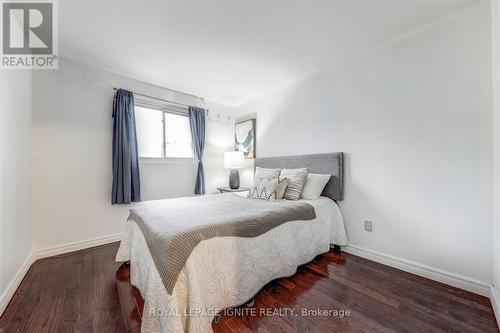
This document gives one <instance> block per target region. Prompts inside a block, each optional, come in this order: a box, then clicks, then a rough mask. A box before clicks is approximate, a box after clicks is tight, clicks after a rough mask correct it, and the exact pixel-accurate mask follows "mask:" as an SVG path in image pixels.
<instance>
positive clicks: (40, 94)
mask: <svg viewBox="0 0 500 333" xmlns="http://www.w3.org/2000/svg"><path fill="white" fill-rule="evenodd" d="M33 86H34V87H35V89H34V91H33V160H32V163H33V244H34V249H35V251H36V250H38V249H40V248H47V247H53V246H57V245H61V244H65V243H72V242H77V241H83V240H87V239H93V238H96V237H102V236H109V235H113V234H118V233H121V232H122V231H123V227H124V224H125V221H126V218H127V216H128V209H129V207H128V206H126V205H124V206H112V205H111V204H110V192H111V182H112V175H111V142H112V117H111V103H112V95H113V91H112V88H113V87H120V88H124V89H130V90H132V91H136V92H142V93H144V94H147V95H150V96H155V97H159V98H164V99H168V100H173V101H177V102H181V103H187V104H190V105H202V103H203V102H202V100H200V99H199V98H196V97H194V96H190V95H186V94H182V93H178V92H175V91H171V90H168V89H163V88H159V87H156V86H152V85H149V84H146V83H143V82H140V81H136V80H132V79H129V78H126V77H123V76H120V75H116V74H112V73H109V72H106V71H102V70H98V69H95V68H91V67H88V66H84V65H81V64H77V63H74V62H71V61H68V60H64V61H62V62H61V64H60V69H59V70H58V71H37V72H36V73H35V74H34V75H33ZM207 105H208V107H209V108H210V109H211V112H210V117H211V118H213V117H215V116H216V113H221V114H224V113H225V112H227V110H226V109H225V108H223V107H222V106H220V105H217V104H213V103H207ZM221 118H222V119H224V118H225V116H224V115H222V116H221ZM228 129H232V125H225V124H222V123H220V124H219V123H218V122H216V121H209V122H208V126H207V147H206V152H205V171H206V176H207V190H208V192H213V191H215V186H216V185H215V184H217V182H218V181H219V179H221V178H223V177H225V174H226V171H225V170H223V169H222V168H220V166H221V165H222V159H223V151H224V150H225V149H226V147H227V146H228V145H229V143H232V132H231V131H229V130H228ZM140 167H141V197H142V199H143V200H150V199H161V198H172V197H180V196H189V195H193V191H194V184H195V175H196V163H195V162H194V160H177V161H169V162H144V161H142V162H141V165H140Z"/></svg>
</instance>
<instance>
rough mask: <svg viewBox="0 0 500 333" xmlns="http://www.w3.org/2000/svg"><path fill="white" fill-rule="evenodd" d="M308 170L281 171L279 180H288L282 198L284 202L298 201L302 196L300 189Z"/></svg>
mask: <svg viewBox="0 0 500 333" xmlns="http://www.w3.org/2000/svg"><path fill="white" fill-rule="evenodd" d="M308 173H309V169H308V168H299V169H282V170H281V174H280V179H281V178H288V179H289V181H288V187H287V188H286V190H285V195H284V198H285V199H286V200H299V199H300V195H301V194H302V189H303V188H304V184H305V183H306V178H307V174H308Z"/></svg>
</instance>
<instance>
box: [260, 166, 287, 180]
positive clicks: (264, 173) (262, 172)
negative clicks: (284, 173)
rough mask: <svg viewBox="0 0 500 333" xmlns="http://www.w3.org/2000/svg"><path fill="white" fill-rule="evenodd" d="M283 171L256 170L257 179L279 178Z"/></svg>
mask: <svg viewBox="0 0 500 333" xmlns="http://www.w3.org/2000/svg"><path fill="white" fill-rule="evenodd" d="M280 171H281V169H269V168H261V167H256V168H255V177H254V178H255V179H257V178H278V177H279V176H280Z"/></svg>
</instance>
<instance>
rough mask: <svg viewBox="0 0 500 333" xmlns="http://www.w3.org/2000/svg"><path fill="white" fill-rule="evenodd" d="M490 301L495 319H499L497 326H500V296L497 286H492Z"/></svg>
mask: <svg viewBox="0 0 500 333" xmlns="http://www.w3.org/2000/svg"><path fill="white" fill-rule="evenodd" d="M490 300H491V306H492V307H493V312H495V317H496V318H497V324H498V325H500V294H499V293H498V290H497V288H496V287H495V286H491V296H490Z"/></svg>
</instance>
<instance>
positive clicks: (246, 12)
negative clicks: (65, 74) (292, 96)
mask: <svg viewBox="0 0 500 333" xmlns="http://www.w3.org/2000/svg"><path fill="white" fill-rule="evenodd" d="M470 3H471V2H470V1H443V0H436V1H332V2H327V1H322V2H306V1H302V2H285V1H280V2H276V1H275V2H264V1H258V2H257V1H255V2H243V1H236V2H213V1H203V2H193V1H184V2H172V1H168V2H167V1H152V2H146V1H120V2H118V1H108V2H103V1H100V2H98V1H96V2H94V1H64V2H62V3H60V8H61V16H60V35H61V40H60V54H61V56H62V57H63V58H69V59H73V60H75V61H78V62H81V63H85V64H90V65H93V66H96V67H99V68H103V69H106V70H110V71H113V72H116V73H120V74H123V75H126V76H130V77H132V78H135V79H139V80H143V81H147V82H149V83H152V84H155V85H159V86H162V87H166V88H171V89H175V90H179V91H183V92H186V93H190V94H194V95H198V96H202V97H205V98H206V99H210V100H213V101H216V102H220V103H223V104H227V105H232V106H234V105H238V104H241V103H243V102H245V101H248V100H251V99H254V98H256V97H258V96H261V95H264V94H266V93H267V92H269V91H271V90H273V89H276V88H278V87H281V86H284V85H287V84H290V83H292V82H294V81H297V80H299V79H301V78H303V77H305V76H308V75H311V74H313V73H316V72H320V71H322V70H324V69H326V68H329V67H332V66H335V65H336V64H340V63H343V62H345V61H347V60H348V59H350V58H352V57H353V56H354V55H356V54H358V53H359V52H362V51H364V50H367V49H369V48H370V47H373V46H375V45H377V44H379V43H382V42H384V41H386V40H388V39H391V38H393V37H395V36H397V35H399V34H402V33H404V32H406V31H409V30H412V29H414V28H416V27H419V26H421V25H423V24H425V23H427V22H430V21H432V20H435V19H437V18H439V17H440V16H443V15H446V14H448V13H450V12H453V11H456V10H459V9H460V8H462V7H464V6H467V5H470Z"/></svg>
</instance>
